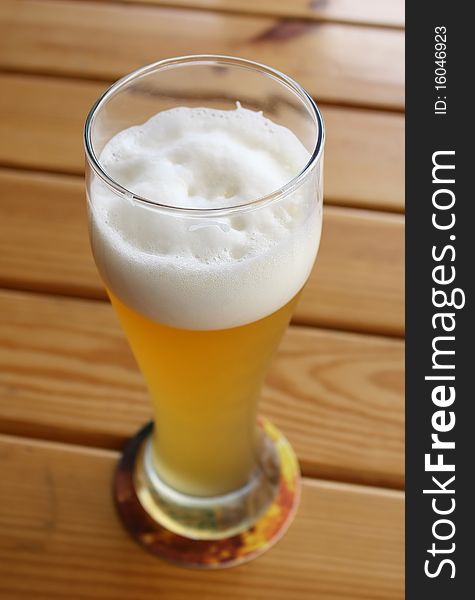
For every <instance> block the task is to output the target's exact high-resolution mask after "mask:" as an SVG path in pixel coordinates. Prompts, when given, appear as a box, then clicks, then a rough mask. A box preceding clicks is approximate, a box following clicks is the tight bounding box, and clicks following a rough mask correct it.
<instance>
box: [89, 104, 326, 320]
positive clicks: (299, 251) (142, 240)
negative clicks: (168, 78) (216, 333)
mask: <svg viewBox="0 0 475 600" xmlns="http://www.w3.org/2000/svg"><path fill="white" fill-rule="evenodd" d="M308 159H309V153H308V152H307V150H306V149H305V148H304V146H303V145H302V144H301V142H300V141H299V140H298V138H297V137H296V136H295V135H294V134H293V133H292V132H291V131H290V130H288V129H286V128H285V127H282V126H279V125H277V124H275V123H273V122H272V121H270V120H269V119H266V118H265V117H263V116H262V114H261V113H256V112H253V111H250V110H247V109H244V108H241V107H240V105H238V108H237V109H236V110H229V111H224V110H214V109H208V108H174V109H171V110H167V111H163V112H161V113H158V114H157V115H155V116H154V117H152V118H151V119H150V120H149V121H147V122H146V123H144V124H143V125H139V126H134V127H131V128H129V129H126V130H124V131H121V132H120V133H118V134H117V135H116V136H115V137H113V138H112V139H111V140H110V141H109V142H108V143H107V145H106V146H105V148H104V149H103V151H102V153H101V155H100V163H101V165H102V167H103V168H104V170H105V171H106V172H107V173H108V174H109V175H110V176H111V177H112V178H113V179H114V180H116V181H117V182H118V183H120V184H121V185H122V186H123V187H125V188H126V189H128V190H130V191H131V192H133V193H134V194H137V195H140V196H142V197H146V198H148V199H149V200H152V201H155V202H157V203H160V204H166V205H171V206H175V207H181V208H203V209H212V208H221V207H229V206H235V205H237V204H242V203H244V202H246V201H247V202H249V201H251V200H253V199H256V198H259V197H261V196H264V195H267V194H269V193H271V192H273V191H275V190H277V189H278V188H280V187H282V186H283V185H284V184H285V183H287V182H288V181H290V180H291V179H292V178H293V177H294V176H295V175H297V174H298V173H299V172H300V171H301V170H302V169H303V167H304V166H305V164H306V163H307V161H308ZM90 193H91V198H90V214H91V238H92V244H93V250H94V256H95V259H96V263H97V265H98V268H99V271H100V273H101V275H102V277H103V279H104V281H105V283H106V285H107V286H108V287H109V288H110V290H111V291H112V292H114V293H115V294H116V295H117V296H119V297H120V298H121V299H122V300H123V301H124V302H125V303H126V304H128V305H129V306H130V307H132V308H135V309H136V310H138V311H139V312H141V313H142V314H145V315H146V316H148V317H150V318H152V319H153V320H156V321H158V322H161V323H163V324H167V325H170V326H173V327H180V328H187V329H224V328H229V327H235V326H238V325H243V324H245V323H249V322H252V321H256V320H257V319H260V318H262V317H264V316H267V315H269V314H271V313H273V312H274V311H276V310H278V309H279V308H280V307H281V306H283V305H284V304H286V303H287V302H288V301H289V300H291V299H292V298H293V297H294V296H295V295H296V294H297V293H298V291H299V290H300V289H301V288H302V286H303V285H304V283H305V281H306V279H307V277H308V275H309V273H310V270H311V268H312V265H313V262H314V259H315V255H316V252H317V249H318V244H319V239H320V229H321V200H320V199H318V202H317V200H316V194H317V189H316V183H315V177H313V178H310V180H309V182H308V183H307V184H306V185H305V186H302V187H301V188H299V190H298V191H297V192H293V193H292V194H289V195H287V196H286V197H285V198H283V199H281V200H279V201H277V202H272V203H270V204H268V205H266V206H263V207H260V208H255V209H253V210H250V211H249V210H247V211H245V212H240V213H239V214H236V213H234V214H229V215H227V216H224V215H222V216H221V215H220V216H218V217H203V218H196V217H194V218H193V217H190V216H189V215H187V214H184V215H183V216H182V215H181V214H180V215H177V214H176V213H170V212H168V213H166V212H164V211H160V210H156V209H154V208H150V209H148V208H144V206H143V204H139V203H137V202H134V201H132V200H127V199H125V198H123V197H121V196H119V195H117V194H115V193H114V192H112V191H111V190H110V189H109V188H108V187H106V186H105V185H104V184H103V183H101V182H100V181H99V179H98V178H97V177H96V176H93V179H92V182H91V188H90Z"/></svg>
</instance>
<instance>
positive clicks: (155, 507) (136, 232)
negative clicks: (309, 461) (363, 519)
mask: <svg viewBox="0 0 475 600" xmlns="http://www.w3.org/2000/svg"><path fill="white" fill-rule="evenodd" d="M177 107H186V108H184V109H180V110H181V112H180V113H176V112H175V113H173V114H175V115H176V114H178V116H179V118H180V119H182V121H180V123H181V125H180V126H183V127H184V128H185V130H186V127H187V125H186V123H188V124H189V126H190V127H191V126H193V127H195V126H196V127H197V128H198V129H196V131H199V136H201V137H199V136H198V137H199V139H200V140H202V141H201V142H199V143H198V142H196V140H197V139H198V137H197V135H195V134H193V135H191V134H190V135H189V136H188V137H185V138H184V139H185V144H184V145H183V144H182V145H181V146H180V143H181V142H180V140H178V142H177V139H176V136H175V137H173V136H174V135H175V134H176V131H175V130H176V123H175V124H174V123H172V122H170V123H168V121H167V123H168V125H166V123H165V121H163V122H164V123H165V126H164V127H165V130H166V133H163V130H160V131H161V133H157V136H162V137H163V136H165V137H163V139H164V140H165V141H163V140H162V142H163V143H162V142H161V143H162V146H161V150H160V152H161V155H160V156H161V157H162V158H161V159H160V161H158V162H157V164H156V169H155V168H150V165H148V167H147V168H145V167H144V166H143V164H142V163H141V162H140V160H139V156H141V153H144V152H146V151H147V148H148V146H147V144H149V145H150V144H155V142H156V140H153V139H152V138H150V136H149V137H146V136H145V137H143V131H144V129H145V125H144V124H147V121H148V120H149V119H151V118H152V117H154V115H157V113H162V112H163V111H169V110H170V109H174V108H177ZM198 108H202V109H203V110H202V111H201V112H200V111H199V110H198ZM189 109H195V111H194V112H193V111H191V112H190V110H189ZM211 109H212V110H211ZM203 111H204V112H203ZM206 111H208V112H206ZM213 111H215V112H214V113H213V114H212V115H211V117H212V119H214V120H211V121H209V120H208V121H207V123H211V125H210V126H208V125H206V126H204V125H199V126H198V125H196V119H198V120H199V118H200V114H201V116H202V115H203V114H204V113H206V114H205V117H206V119H208V116H206V115H209V114H211V112H213ZM222 111H233V113H232V119H231V120H232V123H233V124H232V125H230V126H229V127H231V128H236V127H238V129H233V131H234V132H235V133H236V135H237V136H238V137H239V140H240V141H239V144H240V145H238V146H237V147H236V145H233V144H234V142H233V143H232V144H231V145H230V146H229V153H228V150H227V148H228V146H226V143H227V142H226V140H227V137H226V136H227V135H228V134H227V130H226V131H224V133H223V131H218V133H216V132H215V131H214V128H215V125H214V123H216V122H217V121H218V120H219V119H218V117H219V118H221V119H224V120H226V119H227V116H226V115H227V114H231V113H224V112H222ZM251 111H252V112H251ZM180 115H181V116H180ZM211 117H210V118H211ZM264 117H266V119H264ZM154 118H155V117H154ZM193 118H194V119H195V121H194V122H193V123H192V120H189V121H187V119H193ZM230 118H231V117H230ZM183 119H184V121H183ZM236 119H237V120H236ZM239 119H244V120H243V121H242V122H243V126H242V128H241V129H239ZM267 119H268V120H270V123H269V122H267V123H264V120H267ZM157 122H158V121H157ZM183 123H184V125H183ZM236 123H237V125H236ZM253 123H255V124H256V127H254V126H253V125H252V124H253ZM261 125H263V127H264V128H263V129H262V131H263V133H262V140H263V143H264V142H265V144H268V142H269V144H270V143H271V141H269V140H270V138H269V140H267V137H266V136H272V134H274V136H275V135H277V136H283V137H280V138H279V143H278V144H277V145H276V144H274V146H272V148H274V150H272V152H274V154H275V153H277V154H279V153H280V152H282V153H283V154H282V156H284V154H285V152H287V153H289V152H293V150H292V148H293V147H294V146H295V148H297V145H298V152H299V157H298V161H299V162H298V168H297V169H296V170H295V172H293V173H292V174H290V175H289V176H288V177H287V178H284V179H282V178H281V179H280V180H279V184H278V185H275V186H274V187H273V188H272V189H269V190H266V193H265V194H259V193H257V195H256V196H255V197H245V194H244V195H241V196H239V194H238V195H237V196H236V194H237V192H236V189H238V188H239V186H241V188H246V185H247V183H249V185H251V184H252V185H251V189H261V188H260V187H259V186H260V184H261V183H262V181H264V180H266V178H267V176H268V170H267V166H266V165H268V164H269V165H270V162H272V161H273V160H274V158H273V157H272V156H270V155H269V156H270V158H269V157H268V156H266V157H263V155H262V152H261V150H260V149H259V143H258V142H259V140H258V139H257V138H258V137H259V136H260V135H261V133H260V131H261V130H260V129H259V127H261ZM133 126H136V127H135V128H134V129H132V130H130V128H131V127H133ZM167 128H168V129H167ZM284 128H285V129H284ZM125 130H129V131H132V134H130V135H129V138H130V139H129V138H127V140H128V141H127V144H125V145H123V147H122V146H120V145H119V146H117V145H116V146H114V145H112V146H111V145H110V141H111V140H117V139H119V140H120V138H118V137H117V134H119V133H120V132H123V131H125ZM147 131H148V129H147ZM157 131H158V130H157ZM193 131H195V129H193ZM120 135H123V134H120ZM147 135H148V134H147ZM167 135H169V136H171V137H170V139H173V143H172V142H170V146H169V147H167V141H166V140H167V139H168V138H167V137H166V136H167ZM203 136H204V137H203ZM206 136H211V137H209V139H210V140H214V141H213V142H212V143H215V141H216V140H217V139H219V140H220V141H219V143H218V147H219V148H221V150H220V151H219V152H217V151H216V152H215V151H214V150H213V148H214V146H212V143H211V142H210V144H208V142H207V141H206V140H207V139H208V138H207V137H206ZM213 136H214V137H213ZM256 136H257V137H256ZM286 136H287V137H286ZM152 137H153V136H152ZM162 137H161V138H160V139H162ZM264 137H266V140H267V141H266V140H264ZM151 139H152V141H150V140H151ZM256 139H257V142H256ZM187 140H188V141H187ZM274 141H275V140H274ZM113 143H116V142H113ZM256 144H257V146H256ZM292 144H294V146H292ZM323 145H324V128H323V122H322V118H321V115H320V113H319V110H318V108H317V106H316V105H315V103H314V101H313V100H312V98H311V97H310V96H309V95H308V94H307V92H305V90H304V89H303V88H302V87H300V86H299V85H298V84H297V83H295V82H294V81H293V80H292V79H290V78H289V77H287V76H286V75H284V74H282V73H280V72H278V71H275V70H273V69H271V68H269V67H266V66H264V65H259V64H256V63H254V62H251V61H248V60H243V59H238V58H231V57H225V56H209V55H206V56H205V55H202V56H188V57H180V58H173V59H169V60H164V61H161V62H158V63H155V64H152V65H149V66H146V67H144V68H142V69H139V70H138V71H135V72H134V73H132V74H130V75H128V76H126V77H124V78H123V79H121V80H120V81H118V82H117V83H115V84H114V85H112V87H110V88H109V89H108V90H107V91H106V92H105V93H104V95H103V96H102V97H101V98H99V100H98V101H97V102H96V104H95V105H94V106H93V108H92V110H91V112H90V113H89V116H88V118H87V121H86V127H85V146H86V157H87V198H88V211H89V227H90V238H91V245H92V250H93V254H94V258H95V261H96V264H97V267H98V270H99V272H100V274H101V277H102V279H103V281H104V284H105V286H106V288H107V292H108V294H109V297H110V300H111V302H112V305H113V307H114V309H115V311H116V313H117V315H118V317H119V320H120V322H121V324H122V327H123V329H124V331H125V333H126V335H127V338H128V341H129V343H130V346H131V348H132V351H133V353H134V356H135V358H136V360H137V363H138V365H139V368H140V370H141V372H142V374H143V377H144V379H145V381H146V384H147V387H148V391H149V394H150V399H151V402H152V408H153V415H154V419H153V424H149V425H148V426H146V427H145V428H144V429H143V430H141V431H140V432H139V433H138V434H137V435H136V436H135V437H134V438H133V439H132V440H131V442H130V443H129V444H128V446H127V448H126V449H125V452H124V455H123V458H122V460H121V462H120V465H119V468H118V471H117V474H116V478H115V482H114V490H115V497H116V503H117V507H118V510H119V513H120V515H121V517H122V520H123V521H124V523H125V525H126V527H127V528H128V529H129V530H130V532H131V533H132V535H133V536H134V537H135V538H136V539H137V540H138V541H139V542H140V543H141V544H142V545H143V546H145V547H146V548H147V549H148V550H149V551H151V552H153V553H155V554H158V555H161V556H163V557H165V558H168V559H170V560H172V561H174V562H177V563H181V564H184V565H189V566H201V567H219V566H227V565H231V564H236V563H239V562H243V561H244V560H249V559H250V558H252V557H254V556H256V555H257V554H260V553H261V552H263V551H264V550H265V549H267V548H268V547H269V546H270V545H271V544H272V543H273V542H274V541H275V540H276V539H277V538H278V537H279V536H280V535H282V533H283V531H284V530H285V529H286V527H287V526H288V524H289V522H290V520H291V518H292V517H293V514H294V512H295V508H296V504H297V502H298V495H299V494H298V490H299V475H298V465H297V461H296V459H295V456H294V454H293V452H292V450H291V448H290V446H289V445H288V443H287V442H286V440H285V438H283V436H282V435H281V434H280V432H279V431H277V430H276V429H275V428H274V427H273V426H272V425H271V424H270V423H269V422H268V421H266V420H265V419H262V418H258V416H257V403H258V398H259V393H260V390H261V386H262V382H263V379H264V376H265V373H266V371H267V368H268V366H269V362H270V361H271V358H272V356H273V354H274V352H275V350H276V348H277V345H278V343H279V341H280V339H281V337H282V335H283V333H284V331H285V329H286V327H287V325H288V323H289V320H290V317H291V314H292V311H293V309H294V307H295V304H296V302H297V298H298V296H299V293H300V291H301V289H302V287H303V286H304V284H305V282H306V280H307V279H308V277H309V275H310V272H311V270H312V267H313V264H314V261H315V257H316V255H317V251H318V246H319V242H320V232H321V223H322V156H323ZM266 147H267V146H266ZM269 147H270V146H269ZM114 148H116V150H114ZM117 148H119V150H117ZM236 148H237V150H236ZM239 148H241V150H239ZM248 151H249V152H250V154H249V157H250V159H249V160H250V161H251V163H252V164H250V165H248V166H249V168H251V169H252V168H254V171H253V173H254V174H253V176H252V177H250V176H249V182H247V183H246V182H244V184H243V182H242V181H238V182H237V183H236V181H237V179H236V178H238V174H239V173H238V171H237V170H236V169H237V167H236V168H235V166H236V165H238V163H239V161H240V159H241V158H242V156H244V154H246V153H247V152H248ZM213 152H214V154H215V155H216V154H217V155H216V156H215V155H213V156H211V158H210V157H209V156H208V154H210V155H212V154H213ZM236 152H237V154H236ZM296 152H297V150H296ZM233 153H234V154H233ZM116 154H117V156H116ZM106 155H107V159H106V158H104V157H105V156H106ZM119 155H120V156H119ZM246 156H247V154H246ZM284 158H285V157H284ZM291 158H292V157H291ZM116 159H117V161H119V163H120V165H121V167H120V168H121V169H122V170H121V171H120V172H119V171H118V170H117V168H115V167H114V165H115V163H114V162H113V161H114V160H116ZM277 159H279V156H277V158H276V160H277ZM200 160H201V161H202V168H201V172H200V173H198V174H197V173H196V171H195V172H194V175H193V177H194V178H192V179H190V178H189V171H188V170H187V168H188V163H193V164H194V165H195V167H196V161H200ZM246 160H248V159H247V158H246ZM279 160H280V159H279ZM111 161H112V162H111ZM170 161H171V162H172V163H173V169H174V173H180V169H182V168H183V169H184V171H183V172H184V173H188V175H186V177H188V180H186V181H185V183H186V185H187V186H188V187H187V189H186V190H185V191H186V193H187V194H188V195H187V196H186V197H187V198H188V200H187V201H186V202H183V201H180V202H176V201H175V197H176V193H178V192H177V189H175V188H176V186H175V183H176V181H175V180H173V181H174V182H175V183H173V185H171V184H169V183H167V184H166V185H165V184H164V183H163V180H162V178H161V175H160V173H162V171H161V170H160V169H165V168H166V165H167V164H169V163H170ZM256 161H257V162H256ZM259 161H262V163H261V162H259ZM269 161H270V162H269ZM296 161H297V158H296ZM277 162H278V160H277ZM288 162H289V161H288V160H287V159H285V160H284V159H282V160H281V162H280V163H279V164H282V168H283V169H285V168H287V167H288V165H287V163H288ZM290 162H292V161H290ZM294 162H295V161H294ZM119 163H118V164H119ZM284 163H285V164H284ZM198 164H200V163H198ZM239 164H240V163H239ZM272 164H273V163H272ZM296 164H297V162H296ZM256 165H259V166H258V167H257V166H256ZM239 168H240V167H239ZM273 168H274V167H273V166H272V165H271V166H269V169H273ZM177 169H178V170H177ZM256 169H257V171H256ZM239 172H240V171H239ZM256 172H257V175H256ZM269 172H270V171H269ZM130 173H132V174H133V177H132V176H131V177H132V179H130V178H129V179H127V177H129V175H130ZM236 173H238V174H236ZM174 176H175V175H174ZM186 177H185V179H186ZM124 178H125V179H124ZM238 179H239V178H238ZM251 179H253V180H252V181H251ZM124 181H125V182H126V183H124ZM127 181H134V182H135V183H134V184H133V185H132V184H130V185H129V184H127ZM150 181H152V187H150V185H149V187H148V188H147V186H146V185H145V183H147V185H148V184H150ZM177 181H178V180H177ZM203 181H204V182H205V184H206V185H205V187H206V186H208V187H206V189H209V188H212V189H213V190H214V192H213V193H214V196H213V199H212V202H211V201H210V202H211V204H210V202H205V200H206V198H205V200H203V197H204V196H206V194H205V193H204V192H200V190H199V189H198V188H199V186H200V185H201V183H202V182H203ZM200 182H201V183H200ZM142 184H143V185H142ZM182 184H183V182H182V181H181V180H180V181H178V183H176V185H178V187H179V188H180V190H181V191H180V190H179V193H180V194H182V191H183V190H182V187H183V185H184V184H183V185H182ZM167 186H168V187H167ZM174 186H175V187H174ZM180 186H181V187H180ZM252 186H254V187H252ZM218 188H219V189H218ZM241 188H239V189H241ZM147 189H153V194H149V193H148V192H147V191H146V190H147ZM144 190H145V191H144ZM216 190H217V191H216ZM180 197H182V196H180ZM195 197H196V198H200V199H201V200H199V201H197V202H194V201H193V198H195ZM229 198H237V199H235V200H232V201H231V203H230V201H229ZM203 202H205V203H204V204H203Z"/></svg>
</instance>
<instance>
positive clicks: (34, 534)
mask: <svg viewBox="0 0 475 600" xmlns="http://www.w3.org/2000/svg"><path fill="white" fill-rule="evenodd" d="M0 460H1V463H0V464H1V469H2V487H1V488H0V490H1V491H0V523H1V527H2V535H1V536H0V590H1V591H2V592H3V594H2V596H3V597H5V598H11V599H23V598H25V599H26V598H28V599H29V598H45V599H46V598H48V600H54V599H61V600H63V599H64V598H68V600H80V599H81V600H85V599H87V600H90V599H91V598H94V599H98V600H99V599H100V600H102V599H104V600H106V599H110V600H126V599H136V598H137V597H140V598H141V600H155V599H156V598H166V599H167V600H188V599H189V598H190V597H193V596H194V595H196V593H197V590H199V594H200V596H201V597H202V598H206V599H207V600H218V599H219V600H221V599H222V598H229V599H230V600H240V599H242V600H243V599H249V598H255V599H256V600H258V599H260V600H265V599H269V600H270V599H272V600H281V599H284V598H285V599H287V598H289V597H291V598H292V599H293V600H310V599H312V600H314V599H315V598H328V599H329V600H330V599H331V600H358V599H361V598H365V599H368V600H369V599H373V600H376V599H378V600H379V599H381V598H385V599H387V600H396V599H398V600H399V599H402V598H403V594H404V592H403V589H404V586H403V583H404V574H403V555H404V551H403V527H404V522H403V518H404V517H403V510H404V504H403V496H402V493H400V492H394V491H387V490H378V489H374V488H365V487H360V486H351V485H345V484H335V483H326V482H319V481H311V480H304V484H303V493H302V501H301V505H300V508H299V511H298V514H297V517H296V519H295V521H294V523H293V524H292V526H291V528H290V529H289V531H288V532H287V533H286V535H285V536H284V538H283V539H282V540H281V541H280V542H279V543H278V544H277V545H276V546H275V547H274V548H273V549H272V550H270V551H269V552H268V553H266V554H265V555H263V556H262V557H260V558H259V559H257V560H255V561H253V562H251V563H248V564H247V565H242V566H240V567H235V568H233V569H228V570H224V571H217V572H213V573H210V572H203V571H196V570H190V569H180V568H178V567H174V566H172V565H169V564H167V563H165V562H163V561H161V560H159V559H157V558H155V557H153V556H151V555H149V554H147V553H146V552H144V551H143V550H142V549H141V548H139V547H138V546H137V545H136V544H135V543H134V542H133V541H132V540H131V539H130V538H129V537H128V535H127V534H126V532H125V531H124V530H123V529H122V527H121V525H120V524H119V522H118V519H117V517H116V515H115V510H114V505H113V501H112V498H111V493H110V481H111V477H112V472H113V469H114V466H115V463H116V460H117V456H116V455H115V454H111V453H108V452H107V453H106V452H104V451H94V450H90V449H80V448H77V447H70V446H66V445H56V444H46V443H41V442H31V441H27V440H19V439H11V438H8V437H6V438H5V437H4V438H3V439H2V440H1V442H0Z"/></svg>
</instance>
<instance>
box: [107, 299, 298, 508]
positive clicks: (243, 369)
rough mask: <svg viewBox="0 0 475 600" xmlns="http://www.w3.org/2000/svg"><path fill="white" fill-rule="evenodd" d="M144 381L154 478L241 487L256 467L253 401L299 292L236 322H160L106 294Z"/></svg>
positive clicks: (214, 488)
mask: <svg viewBox="0 0 475 600" xmlns="http://www.w3.org/2000/svg"><path fill="white" fill-rule="evenodd" d="M109 295H110V298H111V301H112V304H113V306H114V308H115V310H116V312H117V314H118V316H119V319H120V322H121V324H122V327H123V328H124V331H125V333H126V335H127V339H128V340H129V343H130V346H131V348H132V351H133V353H134V355H135V358H136V360H137V363H138V365H139V367H140V370H141V372H142V374H143V376H144V378H145V381H146V383H147V386H148V389H149V392H150V396H151V399H152V403H153V410H154V420H155V429H154V461H155V465H156V467H157V471H158V473H159V474H160V477H161V478H162V479H163V480H164V481H165V482H166V483H167V484H168V485H170V486H172V487H173V488H175V489H177V490H179V491H181V492H183V493H186V494H191V495H194V496H215V495H220V494H224V493H227V492H230V491H232V490H234V489H237V488H239V487H241V486H242V485H244V484H245V483H246V481H247V480H248V479H249V477H250V474H251V473H252V471H253V469H254V468H255V466H256V456H257V453H256V439H255V435H256V412H257V400H258V396H259V392H260V389H261V385H262V381H263V378H264V376H265V373H266V370H267V367H268V365H269V362H270V359H271V358H272V355H273V354H274V352H275V350H276V348H277V345H278V343H279V341H280V339H281V337H282V334H283V332H284V330H285V329H286V327H287V325H288V323H289V320H290V316H291V314H292V310H293V307H294V305H295V303H296V300H297V298H294V299H293V300H291V301H290V302H289V303H287V304H286V305H285V306H283V307H282V308H280V309H279V310H278V311H276V312H274V313H273V314H271V315H269V316H267V317H265V318H263V319H260V320H259V321H255V322H254V323H249V324H247V325H242V326H241V327H233V328H231V329H221V330H208V331H199V330H186V329H178V328H175V327H168V326H166V325H162V324H160V323H157V322H155V321H152V320H151V319H149V318H147V317H144V316H143V315H141V314H139V313H138V312H137V311H135V310H133V309H131V308H129V307H128V306H127V305H126V304H124V302H122V301H121V300H120V299H119V298H118V297H117V296H115V295H114V294H113V293H111V292H109Z"/></svg>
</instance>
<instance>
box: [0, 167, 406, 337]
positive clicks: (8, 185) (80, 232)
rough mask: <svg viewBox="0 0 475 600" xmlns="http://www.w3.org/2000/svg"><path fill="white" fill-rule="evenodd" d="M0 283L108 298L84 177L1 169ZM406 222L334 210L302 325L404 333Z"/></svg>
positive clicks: (305, 297) (300, 312) (301, 312)
mask: <svg viewBox="0 0 475 600" xmlns="http://www.w3.org/2000/svg"><path fill="white" fill-rule="evenodd" d="M0 187H1V189H2V192H3V200H2V202H1V204H0V253H1V256H2V260H1V261H0V284H2V285H4V286H7V287H16V288H19V289H30V290H39V291H47V292H54V293H60V294H67V295H78V296H83V297H93V298H105V292H104V289H103V285H102V282H101V281H100V279H99V276H98V275H97V272H96V268H95V266H94V263H93V260H92V256H91V252H90V249H89V242H88V234H87V217H86V201H85V192H84V182H83V181H82V180H80V179H79V178H77V177H67V176H57V175H56V176H54V175H47V174H32V173H26V172H21V171H10V170H7V169H3V170H2V169H0ZM403 238H404V224H403V219H402V217H401V216H400V215H388V214H384V213H374V212H367V211H359V210H353V209H343V208H336V207H326V209H325V215H324V232H323V236H322V243H321V246H320V251H319V255H318V258H317V262H316V265H315V268H314V270H313V273H312V275H311V277H310V280H309V282H308V284H307V287H306V288H305V289H304V291H303V294H302V297H301V302H300V305H299V307H298V308H297V311H296V313H295V318H294V321H295V322H298V323H305V324H312V325H323V326H328V327H332V328H338V329H348V330H353V331H367V332H373V333H383V334H391V335H402V334H403V330H404V298H403V252H404V239H403Z"/></svg>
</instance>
